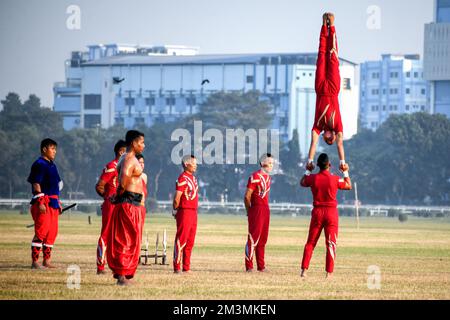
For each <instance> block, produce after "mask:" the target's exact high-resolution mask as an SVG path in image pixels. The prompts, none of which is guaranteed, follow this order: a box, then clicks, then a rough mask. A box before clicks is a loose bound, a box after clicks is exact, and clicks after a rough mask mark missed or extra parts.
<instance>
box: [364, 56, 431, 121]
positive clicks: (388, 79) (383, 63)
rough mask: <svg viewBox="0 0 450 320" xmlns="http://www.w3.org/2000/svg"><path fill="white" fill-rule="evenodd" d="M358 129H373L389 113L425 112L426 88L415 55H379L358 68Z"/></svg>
mask: <svg viewBox="0 0 450 320" xmlns="http://www.w3.org/2000/svg"><path fill="white" fill-rule="evenodd" d="M360 72H361V73H360V81H361V84H360V88H361V95H360V120H361V126H362V127H364V128H368V129H371V130H376V129H377V128H378V127H379V126H380V125H381V124H382V123H383V122H384V121H385V120H386V119H387V118H388V117H389V116H390V115H391V114H400V113H412V112H418V111H422V112H429V111H430V93H429V92H430V85H429V83H428V82H427V81H425V80H424V79H423V67H422V61H421V60H420V57H419V55H392V54H385V55H382V60H379V61H367V62H364V63H362V64H361V66H360Z"/></svg>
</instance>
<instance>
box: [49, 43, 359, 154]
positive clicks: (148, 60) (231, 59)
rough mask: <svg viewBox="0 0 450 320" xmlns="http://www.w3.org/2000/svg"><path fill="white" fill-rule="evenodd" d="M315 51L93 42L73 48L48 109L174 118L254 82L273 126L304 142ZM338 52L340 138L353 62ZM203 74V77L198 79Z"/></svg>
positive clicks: (80, 116)
mask: <svg viewBox="0 0 450 320" xmlns="http://www.w3.org/2000/svg"><path fill="white" fill-rule="evenodd" d="M316 57H317V55H316V54H313V53H292V54H286V53H283V54H210V55H200V54H198V48H191V47H183V46H160V47H154V46H145V47H143V46H141V47H136V46H126V45H116V44H113V45H104V46H103V45H95V46H89V51H88V52H84V53H82V52H73V53H72V58H71V60H68V61H67V62H66V81H65V82H64V83H56V84H55V87H54V95H55V97H54V110H55V111H57V112H60V113H62V115H63V119H64V128H65V129H72V128H76V127H81V128H89V127H95V126H102V127H103V128H107V127H110V126H112V125H113V124H115V123H122V124H123V125H124V126H125V127H127V128H132V127H133V126H134V125H135V124H138V123H143V124H146V125H148V126H151V125H152V124H153V123H154V122H155V121H157V119H160V117H164V119H165V121H173V120H175V119H177V118H178V117H183V116H185V115H188V114H191V113H195V112H197V110H198V106H199V104H201V103H202V102H203V101H205V99H206V98H207V97H208V95H210V94H211V93H214V92H218V91H226V92H232V91H238V92H246V91H249V90H259V91H260V92H261V93H262V95H263V98H264V99H269V100H270V102H271V104H272V105H273V106H274V108H273V110H272V114H273V124H272V128H273V129H279V130H280V136H281V139H282V140H283V141H287V140H288V139H290V138H291V137H292V132H293V130H294V129H298V131H299V135H300V148H301V149H300V150H301V152H302V153H303V154H305V153H306V152H307V150H308V148H309V139H310V135H311V128H312V123H313V121H314V110H315V99H316V97H315V92H314V78H315V64H316ZM340 60H341V67H340V71H341V77H342V85H343V87H342V90H341V94H340V97H339V98H340V103H341V113H342V118H343V122H344V127H345V129H346V130H345V135H346V138H350V137H351V136H353V135H354V134H355V133H356V131H357V114H358V95H359V93H358V89H357V86H356V85H355V68H356V65H355V64H354V63H352V62H350V61H347V60H345V59H342V58H341V59H340ZM206 79H208V80H209V82H207V83H204V84H203V85H202V82H203V80H206Z"/></svg>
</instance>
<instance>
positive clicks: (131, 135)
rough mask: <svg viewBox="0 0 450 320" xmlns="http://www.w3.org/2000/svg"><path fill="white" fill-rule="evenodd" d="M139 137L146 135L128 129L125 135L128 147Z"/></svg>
mask: <svg viewBox="0 0 450 320" xmlns="http://www.w3.org/2000/svg"><path fill="white" fill-rule="evenodd" d="M139 137H144V134H143V133H142V132H140V131H137V130H129V131H127V134H126V135H125V143H126V144H127V147H129V146H131V144H132V143H133V141H134V140H135V139H137V138H139Z"/></svg>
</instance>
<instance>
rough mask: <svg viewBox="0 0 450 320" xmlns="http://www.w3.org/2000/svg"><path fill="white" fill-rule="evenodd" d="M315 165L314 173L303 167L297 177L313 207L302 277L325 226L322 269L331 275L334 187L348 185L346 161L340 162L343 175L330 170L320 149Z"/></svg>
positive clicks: (335, 229)
mask: <svg viewBox="0 0 450 320" xmlns="http://www.w3.org/2000/svg"><path fill="white" fill-rule="evenodd" d="M317 165H318V166H319V168H320V172H319V173H318V174H311V172H310V171H308V170H307V171H306V172H305V175H304V176H303V178H302V179H301V181H300V185H301V186H302V187H305V188H311V192H312V194H313V198H314V203H313V205H314V208H313V210H312V213H311V223H310V226H309V234H308V241H307V243H306V245H305V249H304V251H303V260H302V273H301V276H302V277H303V278H304V277H306V270H308V268H309V262H310V260H311V257H312V253H313V251H314V248H315V246H316V244H317V241H318V240H319V237H320V233H321V232H322V229H325V245H326V250H327V253H326V268H325V269H326V272H327V278H331V275H332V273H333V269H334V260H335V259H336V241H337V236H338V221H339V216H338V209H337V205H338V202H337V200H336V195H337V192H338V190H351V189H352V183H351V181H350V177H349V175H348V165H347V164H345V165H344V166H343V169H344V170H343V173H344V178H343V179H341V178H340V177H338V176H335V175H332V174H331V173H330V167H331V164H330V161H329V159H328V155H327V154H325V153H322V154H321V155H320V156H319V158H318V160H317Z"/></svg>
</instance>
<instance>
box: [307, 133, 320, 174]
mask: <svg viewBox="0 0 450 320" xmlns="http://www.w3.org/2000/svg"><path fill="white" fill-rule="evenodd" d="M318 141H319V134H318V133H317V132H316V130H312V131H311V144H310V146H309V152H308V162H307V164H306V169H307V170H309V171H312V170H314V156H315V154H316V146H317V142H318Z"/></svg>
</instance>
